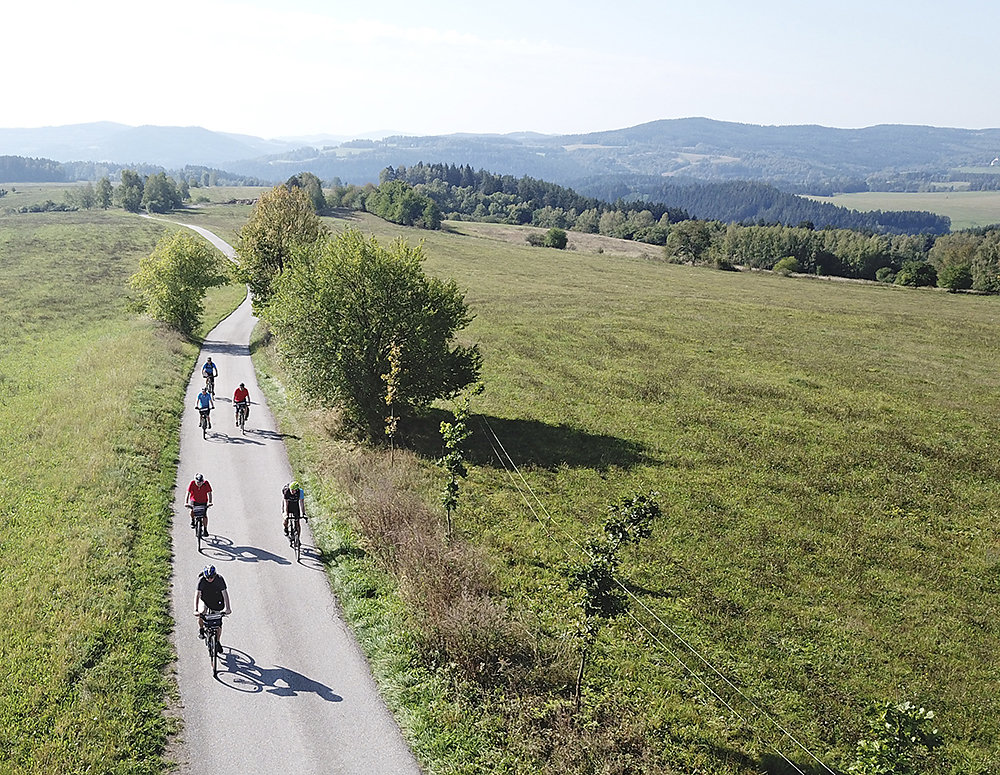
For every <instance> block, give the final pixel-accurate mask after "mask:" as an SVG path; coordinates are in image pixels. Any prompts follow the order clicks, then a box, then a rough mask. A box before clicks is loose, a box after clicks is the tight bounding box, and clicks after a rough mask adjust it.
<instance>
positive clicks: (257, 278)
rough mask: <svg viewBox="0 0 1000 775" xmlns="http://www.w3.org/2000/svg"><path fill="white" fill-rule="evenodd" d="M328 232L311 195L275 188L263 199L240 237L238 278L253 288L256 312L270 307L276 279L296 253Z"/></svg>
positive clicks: (244, 226)
mask: <svg viewBox="0 0 1000 775" xmlns="http://www.w3.org/2000/svg"><path fill="white" fill-rule="evenodd" d="M323 232H324V229H323V226H322V224H321V223H320V220H319V218H318V217H317V216H316V211H315V210H314V209H313V205H312V201H311V200H310V199H309V196H308V194H307V193H306V192H305V191H304V190H303V189H301V188H291V189H289V188H287V187H286V186H275V187H274V188H273V189H271V190H270V191H269V192H267V193H266V194H264V195H263V196H261V198H260V199H259V200H258V201H257V204H256V205H254V208H253V212H252V213H251V214H250V218H249V219H248V220H247V222H246V223H245V224H243V226H242V228H240V230H239V232H238V233H237V235H236V236H237V243H236V255H237V267H238V268H237V274H238V276H239V278H240V280H241V281H242V282H245V283H246V284H247V285H249V286H250V292H251V293H252V294H253V298H254V309H255V310H256V309H258V307H259V306H263V305H264V304H266V303H267V301H268V299H269V298H270V296H271V286H272V284H273V283H274V281H275V278H277V277H278V275H280V274H281V272H282V271H283V270H284V269H285V266H286V264H287V263H288V261H289V260H290V259H291V256H292V253H293V252H294V250H295V249H296V248H298V247H300V246H303V245H309V244H311V243H313V242H315V241H316V240H317V239H318V238H319V236H320V235H321V234H323Z"/></svg>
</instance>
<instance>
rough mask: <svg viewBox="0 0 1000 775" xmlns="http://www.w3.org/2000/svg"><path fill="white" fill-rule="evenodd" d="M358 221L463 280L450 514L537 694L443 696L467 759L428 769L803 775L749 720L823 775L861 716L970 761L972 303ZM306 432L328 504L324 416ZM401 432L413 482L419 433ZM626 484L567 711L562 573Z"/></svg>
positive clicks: (983, 351) (977, 488) (977, 541)
mask: <svg viewBox="0 0 1000 775" xmlns="http://www.w3.org/2000/svg"><path fill="white" fill-rule="evenodd" d="M362 220H363V228H364V229H365V230H370V231H373V232H375V233H377V234H378V235H379V236H380V237H384V238H391V237H392V236H394V235H396V234H400V233H402V234H405V235H406V236H407V237H408V238H410V239H420V238H423V239H424V240H425V250H426V253H427V254H428V256H429V259H428V262H427V268H428V270H429V271H431V272H433V273H435V274H440V275H442V276H446V277H454V278H455V279H457V280H458V282H459V283H460V284H461V285H462V286H463V287H465V288H467V289H468V299H469V300H470V302H471V303H472V306H473V310H474V311H475V312H476V314H477V318H476V320H475V321H474V323H473V324H472V326H471V327H470V330H469V331H468V337H469V338H470V339H473V340H476V341H479V342H480V344H481V347H482V349H483V352H484V355H485V368H484V379H485V382H486V385H487V392H486V394H485V395H484V396H482V397H480V398H477V399H476V401H475V402H474V404H473V412H474V414H476V413H478V418H477V417H474V418H473V421H472V426H473V428H474V429H475V430H476V431H477V436H476V437H475V439H476V440H475V443H474V445H473V449H472V450H470V454H469V457H470V459H471V460H472V462H473V463H474V465H473V466H472V469H471V472H470V476H469V478H468V480H467V481H466V484H465V487H464V488H463V498H464V499H465V500H464V504H463V507H462V508H461V509H460V510H459V513H458V515H457V521H456V524H457V525H458V527H459V530H460V532H461V534H462V535H463V537H464V538H465V539H466V540H468V541H470V542H471V543H472V544H474V545H475V546H476V547H478V551H480V552H484V553H485V554H484V555H482V556H485V557H486V558H488V565H489V566H490V567H491V568H492V572H493V573H492V576H493V578H494V579H496V580H497V582H498V584H499V594H500V597H501V598H502V600H503V601H504V603H505V606H506V608H507V610H508V612H509V616H510V618H511V620H512V621H514V622H517V623H518V624H519V625H520V624H524V625H527V627H528V628H529V631H530V632H531V633H532V635H531V637H532V638H534V639H535V643H536V644H537V645H538V648H537V650H536V653H537V654H538V658H539V660H540V661H541V660H545V659H549V660H550V664H549V667H550V668H551V670H550V671H549V673H548V674H549V675H550V676H554V679H553V680H551V681H549V682H546V680H545V679H544V678H543V677H542V674H543V672H544V671H542V672H537V673H534V674H532V675H530V676H529V678H530V680H531V681H532V682H534V683H531V684H525V683H523V682H521V683H518V684H517V691H510V690H507V689H504V688H503V687H501V688H499V689H488V690H482V689H480V690H475V691H473V694H472V695H469V694H468V692H469V691H470V689H469V688H468V684H462V685H463V686H465V687H466V688H465V689H461V690H458V689H456V690H455V692H454V694H453V695H452V698H453V703H454V704H453V705H451V706H450V707H452V708H454V709H456V710H454V711H453V712H454V713H456V714H459V715H463V716H464V717H468V724H469V725H470V728H474V729H476V730H477V733H476V734H477V735H478V737H477V744H476V747H475V748H476V750H477V751H478V753H477V754H476V755H475V756H474V757H473V758H471V759H468V760H466V762H465V764H464V766H463V767H462V768H454V766H453V765H451V764H448V763H447V762H448V761H449V760H448V759H447V757H442V759H441V760H440V761H439V767H440V769H441V771H469V772H495V771H506V772H544V771H550V772H592V771H601V772H617V771H621V772H625V771H632V772H636V771H646V772H662V771H683V772H687V771H695V770H697V771H702V772H713V773H730V772H733V773H735V772H758V771H768V772H784V771H789V772H791V771H794V770H792V769H791V767H790V765H789V764H788V763H787V762H786V761H785V759H784V758H782V757H787V758H788V759H790V760H791V761H792V762H794V763H795V764H796V766H798V767H799V768H800V769H803V770H805V771H817V768H819V765H818V764H817V763H816V762H815V761H814V760H813V759H811V758H810V756H809V755H808V754H807V753H805V752H804V751H803V750H802V749H800V748H799V747H798V746H797V745H796V744H795V743H793V742H792V741H791V740H790V739H789V738H788V737H786V736H785V735H784V734H782V733H781V732H780V731H779V730H778V729H777V728H776V726H775V723H777V724H780V725H781V726H782V727H784V728H785V729H786V730H789V731H790V732H792V733H793V734H794V736H795V738H796V740H798V741H799V742H801V743H802V744H803V745H804V746H805V747H806V748H807V749H808V750H809V751H812V752H814V753H815V754H817V755H818V756H819V757H820V758H821V759H822V760H823V761H824V763H826V764H827V765H829V766H831V767H835V768H841V767H845V766H846V764H847V763H848V762H849V761H850V759H851V755H852V752H853V749H854V744H855V742H856V739H857V736H858V735H859V734H860V732H861V730H862V726H863V717H864V713H865V710H866V708H867V706H868V704H869V703H871V702H874V701H879V700H882V699H894V700H895V699H898V700H903V699H913V700H916V701H918V702H920V703H921V704H924V705H927V706H928V707H931V708H933V709H934V710H935V711H937V713H938V718H939V720H940V726H941V728H942V731H943V733H944V736H945V740H946V744H945V746H944V748H943V750H942V751H941V753H940V755H939V757H938V760H937V761H938V763H937V765H936V767H937V769H936V770H935V771H938V772H953V773H959V772H987V771H990V770H991V769H995V767H996V766H997V764H998V763H1000V762H998V761H997V753H996V751H997V750H998V749H1000V745H998V738H1000V734H998V733H1000V705H998V702H1000V701H998V700H997V697H998V696H1000V695H998V691H997V690H998V689H1000V685H998V677H997V674H996V671H995V670H994V669H993V667H992V666H993V664H994V663H993V658H992V656H991V655H992V654H993V653H995V651H996V650H997V647H998V646H1000V628H998V625H997V623H996V621H995V617H994V616H993V615H992V613H993V608H994V604H993V602H992V601H993V597H994V596H995V586H996V580H997V576H998V571H1000V567H998V565H997V563H996V560H995V557H994V554H995V537H994V535H993V532H992V528H991V525H993V524H994V523H995V521H996V517H997V507H996V506H995V504H996V503H997V495H998V493H997V490H998V485H997V481H998V473H1000V465H998V464H997V462H996V459H995V455H994V454H993V451H994V446H995V443H994V439H995V438H996V437H997V432H998V430H1000V428H998V424H1000V420H998V418H997V412H996V407H997V403H998V397H1000V396H998V390H997V387H996V385H995V370H996V369H995V367H996V357H995V353H996V349H997V338H998V337H997V333H996V330H995V320H996V318H997V306H996V305H997V300H996V299H994V298H983V297H976V298H972V297H968V298H967V297H956V296H954V295H948V294H943V293H937V292H935V291H915V290H904V289H896V288H887V287H880V286H856V285H850V284H839V283H838V284H834V283H828V282H822V281H811V280H807V279H802V280H796V279H790V278H781V277H776V276H772V275H768V274H763V273H721V272H714V271H711V270H701V269H692V268H688V267H678V266H670V265H665V264H661V263H658V262H655V261H643V260H640V259H629V258H621V257H609V256H608V255H606V254H605V255H594V254H587V253H585V252H583V251H581V250H577V251H569V252H561V251H554V250H544V249H534V248H529V247H527V246H519V245H514V244H511V243H505V242H504V241H502V239H497V240H492V239H484V238H483V237H482V236H479V237H475V238H474V237H472V236H465V235H463V234H462V233H461V230H462V227H463V225H462V224H455V225H454V228H455V230H456V232H457V233H453V234H428V233H426V232H413V231H406V230H402V229H395V228H392V227H389V226H388V225H385V224H382V223H380V222H378V221H375V220H369V219H365V218H364V217H362ZM355 222H356V221H355ZM477 228H479V227H477ZM437 419H438V418H432V419H431V420H430V421H429V422H428V428H430V429H433V428H434V427H435V422H436V420H437ZM303 427H304V429H305V430H304V431H303V434H304V436H305V439H306V441H305V442H303V448H302V451H301V453H300V454H301V458H300V459H301V461H302V465H306V466H309V467H311V468H312V471H313V474H312V475H313V476H314V477H316V479H317V481H318V482H320V483H321V485H320V490H327V491H330V492H333V491H335V490H336V489H337V488H338V485H337V484H335V483H334V482H333V478H334V475H335V472H333V471H332V470H330V466H329V463H328V462H327V459H326V456H328V455H332V454H334V453H333V451H332V448H331V447H329V446H326V445H328V444H333V443H334V442H333V441H331V440H330V439H331V437H330V433H331V430H330V427H331V421H330V420H329V419H327V418H325V416H324V415H322V414H316V415H315V416H312V417H307V418H305V419H304V420H303ZM490 429H492V431H493V432H495V433H496V435H497V436H498V437H499V439H500V440H501V441H502V442H503V444H504V446H505V447H506V448H507V450H508V451H509V452H510V455H511V457H512V459H513V461H514V462H515V463H516V464H517V465H518V468H519V470H520V472H521V474H523V476H524V477H525V479H526V481H527V483H528V484H529V485H530V487H531V490H532V492H533V493H534V494H535V496H537V500H534V499H533V498H532V496H531V495H529V494H527V493H526V491H525V490H524V486H523V485H521V484H520V483H519V479H518V478H517V477H516V476H514V477H511V476H510V475H509V474H508V472H507V471H506V470H505V469H504V467H503V466H502V465H501V464H500V462H499V461H498V460H497V458H496V457H495V456H494V454H493V451H492V449H491V445H490V443H489V436H490V433H491V431H490ZM402 430H403V432H407V433H409V434H410V437H411V441H415V442H417V446H418V449H421V450H422V451H423V454H424V455H425V459H426V461H427V462H426V469H425V474H424V475H425V476H427V477H433V476H434V475H435V474H434V469H433V468H432V467H431V463H430V461H431V459H432V458H433V457H435V456H436V455H438V454H440V449H439V448H438V449H436V450H435V449H434V448H433V447H432V446H431V445H430V443H429V442H427V441H422V442H421V441H420V440H421V439H424V440H428V439H432V438H433V432H432V430H430V431H429V430H428V429H427V428H425V429H419V428H417V429H414V428H411V429H402ZM433 489H434V488H433V487H432V486H427V487H425V489H424V492H425V497H426V499H427V502H432V499H433V492H432V491H433ZM649 489H656V490H658V491H660V492H661V493H662V504H663V507H664V512H665V515H666V516H665V517H664V519H663V520H662V522H661V524H659V525H657V527H656V528H655V531H654V535H653V537H652V538H651V539H649V541H648V543H646V544H645V545H644V546H643V547H642V548H641V550H640V551H639V553H638V554H636V555H634V556H631V557H629V558H627V560H626V563H625V566H624V568H625V581H626V583H627V585H628V586H629V588H630V590H631V591H632V592H633V593H634V594H635V596H636V601H635V602H634V603H633V612H634V613H635V614H636V619H638V621H636V620H634V619H632V618H629V617H623V618H621V619H619V620H618V621H616V622H615V623H613V624H612V626H610V627H608V628H606V629H605V630H604V632H603V634H602V635H601V638H600V639H599V641H598V648H597V650H596V652H595V654H594V662H593V671H592V673H590V674H589V675H590V676H591V678H590V680H589V684H588V692H587V694H586V695H585V710H584V713H583V715H582V717H576V718H574V717H573V716H572V714H570V713H569V712H568V711H567V704H566V703H567V700H568V692H569V691H570V690H571V681H569V680H565V681H564V683H562V684H560V681H562V680H564V679H565V678H566V676H567V675H568V673H567V671H566V670H565V664H564V662H565V661H564V660H560V659H559V658H558V656H557V654H558V648H557V646H558V645H559V644H570V645H571V644H572V642H573V636H572V633H573V632H574V628H575V624H576V608H575V604H574V599H573V598H572V596H571V595H570V593H569V592H568V588H567V585H566V580H565V573H564V567H565V563H566V562H567V560H571V559H574V557H575V556H577V552H578V550H577V549H576V548H575V542H582V541H583V540H584V539H585V538H586V537H588V536H590V535H592V534H594V533H595V532H596V531H598V530H599V529H600V524H601V521H602V519H603V516H604V507H605V505H606V504H607V503H609V502H611V501H613V500H616V499H618V498H620V497H622V496H625V495H630V494H633V493H635V492H644V491H647V490H649ZM525 498H527V500H528V501H530V502H531V503H532V508H529V507H528V506H527V505H526V503H525ZM353 524H354V525H355V529H360V528H359V527H358V526H359V525H360V524H361V522H360V521H358V520H355V522H354V523H353ZM358 543H359V544H360V545H362V546H363V545H364V538H361V539H359V540H358ZM400 588H402V587H400ZM386 605H387V606H389V605H390V604H389V603H387V604H386ZM645 608H648V609H649V611H651V612H652V614H650V613H647V612H646V610H645ZM674 633H676V635H678V636H680V637H682V638H683V639H684V642H683V643H682V642H681V641H679V640H677V638H675V636H674ZM689 646H690V648H691V649H693V650H695V651H697V653H698V654H699V655H700V656H701V657H703V658H704V659H706V660H708V662H710V663H711V664H712V665H713V666H715V667H717V668H718V669H719V670H720V671H721V673H722V674H724V675H725V676H726V677H727V678H728V679H729V681H731V682H732V683H731V685H730V684H727V683H726V682H724V681H721V680H720V679H719V678H718V676H717V675H716V674H714V673H713V672H712V671H710V670H708V669H707V668H706V667H705V665H704V663H702V662H700V661H699V659H697V658H694V657H693V655H692V652H691V651H690V650H688V647H689ZM677 660H680V661H681V662H684V663H687V665H688V667H683V666H681V663H680V662H678V661H677ZM692 674H696V675H698V676H700V677H701V679H703V680H704V683H702V682H701V680H700V679H699V678H695V677H693V675H692ZM734 687H738V688H739V691H740V693H737V692H736V691H735V689H734ZM713 692H714V693H715V694H713ZM716 695H718V696H716ZM470 696H474V697H475V700H474V701H470V700H469V699H468V698H469V697H470ZM721 700H725V701H726V702H728V703H730V705H731V706H732V708H733V710H730V709H729V708H727V707H726V706H725V705H724V704H722V702H721ZM436 714H437V715H436V716H435V718H437V719H438V720H441V719H443V718H445V717H446V716H447V713H446V712H445V711H444V710H441V709H439V710H437V711H436ZM468 714H471V716H469V715H468ZM470 747H472V746H470Z"/></svg>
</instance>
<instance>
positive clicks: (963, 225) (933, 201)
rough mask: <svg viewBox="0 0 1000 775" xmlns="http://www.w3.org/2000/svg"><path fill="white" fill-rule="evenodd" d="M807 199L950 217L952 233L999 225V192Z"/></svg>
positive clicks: (877, 193) (869, 193)
mask: <svg viewBox="0 0 1000 775" xmlns="http://www.w3.org/2000/svg"><path fill="white" fill-rule="evenodd" d="M809 198H810V199H815V200H816V201H817V202H830V203H831V204H835V205H837V206H838V207H848V208H850V209H852V210H926V211H928V212H932V213H937V214H939V215H947V216H948V217H949V218H951V229H952V231H958V230H960V229H971V228H974V227H978V226H992V225H993V224H996V223H1000V191H948V192H934V193H894V192H887V191H866V192H861V193H857V194H837V195H836V196H811V197H809ZM817 225H819V224H817Z"/></svg>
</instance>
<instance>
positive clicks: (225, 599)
mask: <svg viewBox="0 0 1000 775" xmlns="http://www.w3.org/2000/svg"><path fill="white" fill-rule="evenodd" d="M222 600H223V602H225V604H226V613H227V614H231V613H232V612H233V609H232V608H230V606H229V590H228V589H224V590H222Z"/></svg>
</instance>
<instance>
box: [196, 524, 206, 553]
mask: <svg viewBox="0 0 1000 775" xmlns="http://www.w3.org/2000/svg"><path fill="white" fill-rule="evenodd" d="M204 530H205V527H204V523H203V522H202V521H201V517H198V519H197V520H196V521H195V523H194V535H195V538H197V539H198V551H199V552H200V551H201V536H202V533H203V531H204Z"/></svg>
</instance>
